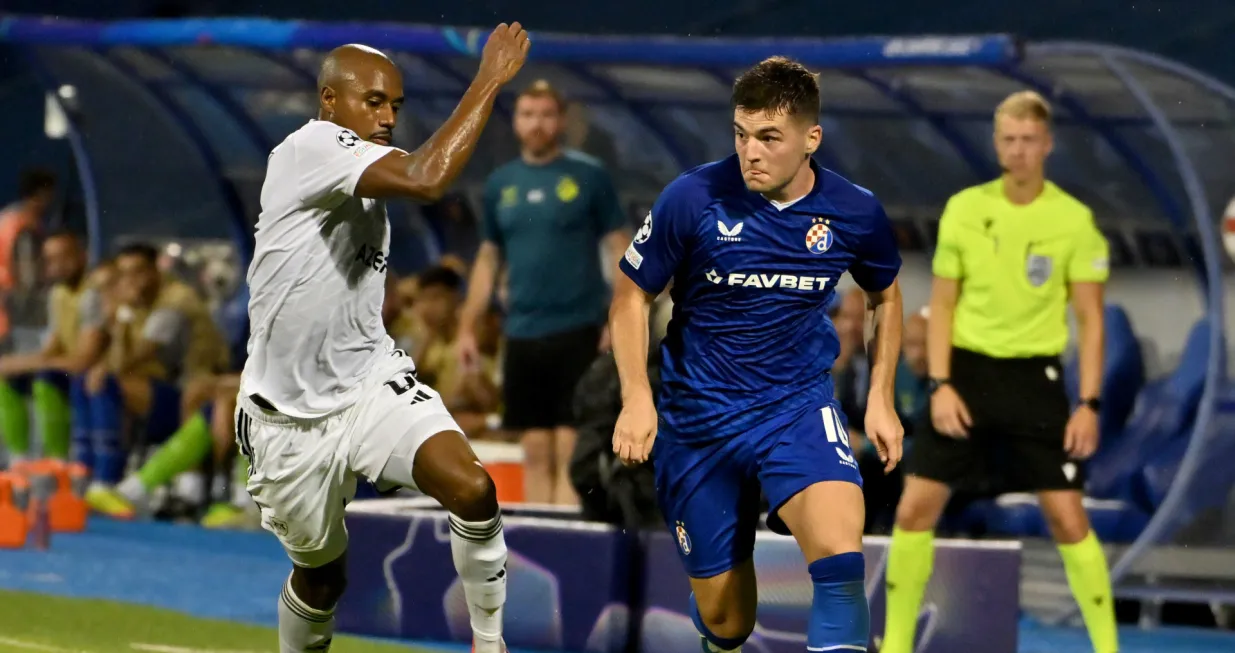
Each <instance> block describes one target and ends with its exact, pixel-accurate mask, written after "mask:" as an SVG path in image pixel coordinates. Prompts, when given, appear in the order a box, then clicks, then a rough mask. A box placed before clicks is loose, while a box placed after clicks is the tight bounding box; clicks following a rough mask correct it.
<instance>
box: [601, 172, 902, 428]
mask: <svg viewBox="0 0 1235 653" xmlns="http://www.w3.org/2000/svg"><path fill="white" fill-rule="evenodd" d="M811 165H812V167H813V168H814V171H815V186H814V188H813V189H812V190H811V192H810V193H809V194H808V195H806V197H804V198H802V199H800V200H798V201H797V202H795V203H793V204H790V205H788V206H785V207H783V208H778V207H777V206H775V205H773V204H772V203H771V202H770V201H768V200H767V199H766V198H764V197H763V196H762V195H760V194H758V193H755V192H752V191H750V190H747V188H746V185H745V183H744V182H743V180H742V173H741V168H740V164H739V162H738V158H737V156H736V155H734V156H730V157H728V158H726V159H723V160H721V161H717V162H714V163H709V164H706V165H702V166H699V167H697V168H694V169H692V170H689V171H687V172H686V173H684V174H682V175H681V176H680V177H678V178H677V179H675V180H674V181H673V182H672V183H670V184H669V185H668V186H667V187H666V188H665V190H664V191H663V192H662V193H661V195H660V197H659V198H658V199H657V201H656V203H655V205H653V207H652V211H651V213H650V214H648V216H647V219H646V220H645V221H644V223H643V226H642V227H641V228H640V229H639V231H638V232H636V234H635V237H634V241H633V242H632V243H631V246H630V247H629V248H628V249H627V250H626V256H625V257H624V259H623V260H622V261H621V262H620V264H619V265H620V266H621V269H622V271H623V272H624V273H625V274H626V275H627V276H629V277H630V278H631V279H632V280H633V281H634V282H635V283H636V284H637V285H638V286H639V287H640V288H642V289H643V290H645V291H647V292H648V293H651V294H653V295H655V294H659V293H660V292H661V291H662V290H664V289H665V286H666V285H667V284H668V283H669V282H670V281H671V280H672V282H673V286H672V288H671V290H670V296H671V297H672V299H673V317H672V319H671V320H670V322H669V328H668V332H667V334H666V336H665V339H664V341H663V342H662V343H661V349H662V353H663V368H662V370H661V396H660V401H659V412H660V418H661V425H662V428H661V435H660V436H659V437H667V438H672V439H675V440H679V441H691V442H705V441H709V440H716V439H721V438H728V437H732V436H734V435H737V434H739V433H743V432H747V431H750V430H752V429H758V428H762V427H769V426H774V425H775V424H778V423H783V422H785V421H788V420H792V419H794V418H795V417H796V416H797V415H799V414H801V412H802V411H804V410H817V409H818V408H819V407H820V406H822V405H823V404H824V403H825V402H826V401H828V400H829V399H831V397H832V384H831V379H830V377H829V375H828V374H829V371H830V370H831V368H832V364H833V362H834V361H835V360H836V355H837V352H838V350H839V340H838V339H837V335H836V329H835V327H833V325H832V321H831V320H830V319H829V318H828V315H827V308H828V306H829V304H830V302H831V300H832V295H833V293H834V289H835V288H836V283H837V281H839V280H840V277H841V275H842V274H843V273H844V272H846V271H848V272H849V273H850V275H851V276H852V277H853V279H854V281H856V282H857V283H858V285H859V286H861V287H862V288H863V289H864V290H868V291H879V290H883V289H885V288H887V287H888V286H890V285H891V284H892V282H893V281H895V279H896V275H897V273H898V272H899V271H900V266H901V258H900V253H899V251H898V250H897V246H896V238H895V236H894V235H893V233H892V227H891V224H890V223H889V221H888V217H887V214H885V213H884V211H883V207H882V206H881V205H880V204H879V201H878V200H877V199H876V198H875V196H874V195H873V194H872V193H871V192H870V191H868V190H866V189H864V188H861V187H859V186H856V185H854V184H852V183H850V182H849V181H848V180H846V179H844V178H843V177H841V176H840V175H837V174H836V173H833V172H831V171H829V170H826V169H823V168H821V167H819V166H818V165H816V164H815V163H814V162H813V161H812V162H811Z"/></svg>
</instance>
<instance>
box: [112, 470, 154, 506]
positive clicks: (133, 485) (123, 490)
mask: <svg viewBox="0 0 1235 653" xmlns="http://www.w3.org/2000/svg"><path fill="white" fill-rule="evenodd" d="M116 492H119V493H120V496H122V497H124V498H126V499H128V500H129V503H132V504H133V506H134V507H135V508H137V509H138V510H143V511H144V510H145V508H146V504H148V503H149V499H150V492H149V491H148V490H146V486H144V485H142V481H141V479H140V478H138V477H137V474H129V475H128V476H125V477H124V480H123V481H120V484H119V485H117V486H116Z"/></svg>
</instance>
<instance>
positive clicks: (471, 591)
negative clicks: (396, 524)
mask: <svg viewBox="0 0 1235 653" xmlns="http://www.w3.org/2000/svg"><path fill="white" fill-rule="evenodd" d="M450 553H451V557H453V558H454V561H455V570H456V571H458V572H459V579H460V580H462V581H463V593H464V595H465V596H466V597H467V609H468V614H469V615H470V616H471V620H472V634H473V635H474V643H475V647H476V649H475V653H500V651H501V640H502V607H503V606H504V605H506V539H505V537H504V536H503V534H502V516H501V515H500V514H499V515H498V516H496V517H494V518H493V519H490V520H488V521H482V522H469V521H463V520H462V519H459V518H458V517H456V516H454V515H451V516H450Z"/></svg>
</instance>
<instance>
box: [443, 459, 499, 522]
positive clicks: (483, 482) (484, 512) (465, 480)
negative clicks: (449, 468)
mask: <svg viewBox="0 0 1235 653" xmlns="http://www.w3.org/2000/svg"><path fill="white" fill-rule="evenodd" d="M448 492H449V494H450V499H449V502H447V501H442V505H443V506H445V508H446V509H447V510H449V511H450V512H451V513H453V514H454V515H456V516H457V517H459V518H461V519H464V520H467V521H485V520H488V519H493V517H495V516H496V515H497V513H498V504H497V486H496V485H494V483H493V477H491V476H489V473H488V472H486V471H485V469H484V468H483V467H481V466H479V465H474V466H473V469H468V470H467V471H466V472H465V473H462V474H460V475H459V476H458V478H457V480H456V482H455V483H454V484H453V487H451V488H449V490H448Z"/></svg>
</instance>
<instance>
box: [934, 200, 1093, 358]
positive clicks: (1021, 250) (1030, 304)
mask: <svg viewBox="0 0 1235 653" xmlns="http://www.w3.org/2000/svg"><path fill="white" fill-rule="evenodd" d="M1108 257H1109V253H1108V249H1107V243H1106V239H1105V238H1104V237H1103V236H1102V233H1101V232H1099V231H1098V228H1097V227H1096V226H1095V225H1094V219H1093V213H1092V212H1091V211H1090V210H1089V207H1087V206H1085V205H1084V204H1082V203H1081V202H1080V201H1078V200H1077V199H1076V198H1074V197H1072V196H1071V195H1069V194H1067V193H1065V192H1064V191H1063V190H1061V189H1060V188H1059V187H1058V186H1056V185H1055V184H1052V183H1051V182H1049V181H1048V182H1046V187H1045V188H1044V189H1043V191H1042V194H1041V195H1039V196H1038V197H1037V198H1036V199H1035V200H1034V201H1033V202H1031V203H1029V204H1026V205H1016V204H1013V203H1011V202H1009V201H1008V199H1007V197H1006V196H1005V195H1004V192H1003V180H1002V179H996V180H995V181H992V182H989V183H986V184H981V185H979V186H973V187H971V188H967V189H965V190H963V191H961V192H959V193H957V194H956V195H953V196H952V198H951V199H949V200H948V205H947V208H945V209H944V212H943V217H942V218H941V219H940V221H939V239H938V243H937V245H936V248H935V258H934V261H933V263H932V266H931V267H932V270H933V272H934V274H935V276H937V277H943V278H946V279H957V280H959V281H960V282H961V286H960V297H959V299H958V300H957V305H956V312H955V314H954V316H953V322H952V345H953V346H954V347H959V348H962V349H968V350H970V351H974V352H977V353H979V354H985V355H987V356H991V357H993V358H1024V357H1029V356H1054V355H1058V354H1060V353H1062V352H1063V350H1064V348H1065V347H1066V346H1067V343H1068V324H1067V311H1068V284H1070V283H1074V282H1105V281H1106V279H1107V276H1108V275H1109V269H1110V266H1109V263H1108V260H1109V259H1108Z"/></svg>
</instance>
